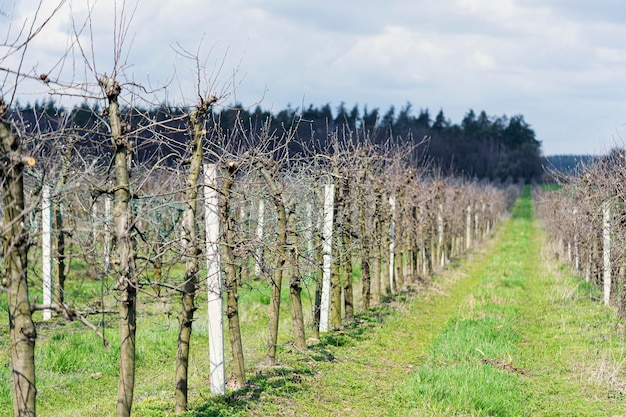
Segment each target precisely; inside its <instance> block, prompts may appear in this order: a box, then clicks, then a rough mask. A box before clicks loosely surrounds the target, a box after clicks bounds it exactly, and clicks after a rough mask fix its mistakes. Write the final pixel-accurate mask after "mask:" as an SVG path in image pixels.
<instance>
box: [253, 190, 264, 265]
mask: <svg viewBox="0 0 626 417" xmlns="http://www.w3.org/2000/svg"><path fill="white" fill-rule="evenodd" d="M264 227H265V202H264V201H263V199H262V198H260V199H259V207H258V208H257V217H256V237H257V240H258V242H259V247H258V248H257V250H256V257H255V259H254V275H256V276H257V277H258V276H261V272H262V264H263V244H261V242H263V228H264Z"/></svg>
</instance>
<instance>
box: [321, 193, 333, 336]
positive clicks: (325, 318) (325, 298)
mask: <svg viewBox="0 0 626 417" xmlns="http://www.w3.org/2000/svg"><path fill="white" fill-rule="evenodd" d="M334 206H335V185H334V184H326V185H325V186H324V223H323V225H322V236H323V238H324V242H323V244H322V250H323V251H324V263H323V273H322V299H321V303H320V332H327V331H328V329H329V319H330V273H331V266H332V248H333V244H332V243H333V216H334Z"/></svg>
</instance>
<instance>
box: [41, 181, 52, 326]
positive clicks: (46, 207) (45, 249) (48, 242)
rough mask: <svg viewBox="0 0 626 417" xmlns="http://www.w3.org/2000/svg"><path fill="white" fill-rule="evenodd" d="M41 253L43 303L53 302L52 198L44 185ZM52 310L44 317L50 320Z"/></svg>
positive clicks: (48, 310)
mask: <svg viewBox="0 0 626 417" xmlns="http://www.w3.org/2000/svg"><path fill="white" fill-rule="evenodd" d="M41 253H42V258H43V259H42V266H43V271H42V275H43V303H44V305H50V304H52V199H51V198H50V186H49V185H47V184H46V185H44V186H43V188H42V190H41ZM51 318H52V310H50V309H48V308H47V309H45V310H44V311H43V319H44V320H50V319H51Z"/></svg>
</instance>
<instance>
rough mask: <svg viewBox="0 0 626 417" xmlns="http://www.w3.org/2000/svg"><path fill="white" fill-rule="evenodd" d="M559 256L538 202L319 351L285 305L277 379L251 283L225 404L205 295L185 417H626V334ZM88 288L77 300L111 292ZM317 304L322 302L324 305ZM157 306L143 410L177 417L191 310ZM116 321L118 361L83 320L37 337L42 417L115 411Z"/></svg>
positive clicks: (144, 360)
mask: <svg viewBox="0 0 626 417" xmlns="http://www.w3.org/2000/svg"><path fill="white" fill-rule="evenodd" d="M546 253H552V251H550V250H548V249H547V248H546V243H545V238H544V236H543V234H542V230H541V228H540V225H539V224H538V223H537V222H536V220H534V218H533V212H532V204H531V201H530V198H529V194H528V193H527V194H526V195H525V197H524V198H523V199H522V200H520V201H519V202H518V203H517V205H516V206H515V208H514V211H513V215H512V217H511V219H509V220H506V221H505V222H503V224H501V225H500V226H499V227H498V231H497V234H496V238H495V239H494V240H492V241H491V242H489V243H488V245H487V246H486V248H484V249H483V250H481V251H478V252H476V253H474V254H473V255H472V256H470V258H468V259H466V260H463V261H460V262H459V261H458V260H457V261H456V262H457V264H456V265H455V266H454V267H453V268H452V269H451V270H450V271H447V272H445V273H442V274H439V275H437V276H435V277H434V278H433V279H432V281H428V282H421V283H419V284H416V285H414V286H412V287H411V288H409V289H408V290H407V291H406V292H404V293H401V294H399V295H397V296H395V297H393V298H391V299H390V301H389V303H388V304H384V305H380V306H376V307H375V308H373V309H372V310H370V311H368V312H359V313H358V314H357V317H356V319H355V320H354V321H353V322H352V323H349V324H347V325H346V326H345V328H343V329H342V330H340V331H334V332H329V333H326V334H324V335H323V336H322V338H321V340H320V341H319V343H315V342H311V343H310V345H309V349H307V350H306V351H299V350H298V349H296V348H295V347H294V346H293V344H292V343H291V340H292V338H291V325H290V320H291V319H290V317H289V312H288V308H289V305H288V298H287V295H286V293H285V298H284V299H283V302H284V304H283V305H284V307H285V309H284V311H283V314H282V315H281V321H282V322H281V327H280V328H281V334H280V335H279V344H280V346H279V349H278V359H279V366H277V367H275V368H267V367H265V366H264V365H263V356H264V351H265V341H266V334H267V308H268V307H267V300H268V294H269V289H268V288H267V286H266V285H264V284H263V283H262V282H260V281H251V282H250V283H249V285H245V286H244V287H243V288H241V292H240V302H241V305H242V328H243V341H244V349H245V352H244V353H245V358H246V368H247V374H248V379H249V381H248V382H249V384H248V386H247V387H246V388H245V389H242V390H239V391H235V392H229V393H228V395H226V396H223V397H214V396H211V395H210V392H209V387H208V383H207V379H208V365H207V360H206V354H207V353H206V352H207V349H208V340H207V329H206V323H205V321H204V320H202V317H204V314H206V309H205V306H204V304H205V303H204V301H205V300H204V299H202V298H201V299H200V300H199V303H198V304H199V306H200V307H201V308H200V310H199V311H198V317H199V318H200V319H199V320H198V321H197V322H196V323H195V325H194V332H193V336H192V350H191V352H192V357H191V362H190V363H191V367H190V372H191V375H190V378H191V380H190V387H191V392H190V399H191V407H192V409H191V410H190V411H189V412H188V413H186V414H185V417H209V416H270V415H298V416H349V415H359V416H398V415H400V416H403V415H405V416H618V415H625V414H626V408H625V405H624V404H625V403H626V397H625V392H626V374H625V364H626V350H625V347H624V346H625V344H624V335H623V328H622V327H621V326H622V325H621V324H620V323H619V322H618V320H617V319H616V315H615V312H614V311H613V310H612V309H610V308H606V307H604V306H602V305H600V304H598V303H597V302H596V301H595V300H597V296H598V294H597V291H598V289H597V288H596V287H595V286H593V285H589V284H585V283H584V282H581V280H580V278H577V277H573V276H571V275H570V274H569V273H568V271H567V270H565V269H564V268H563V267H561V266H560V265H558V264H554V263H553V262H552V261H551V260H550V259H547V258H546V257H545V256H546V255H545V254H546ZM77 282H79V285H82V287H81V288H79V289H78V290H77V291H78V292H80V291H84V290H88V291H91V292H93V291H97V290H98V288H97V287H93V288H92V287H90V284H89V282H83V283H82V284H81V283H80V282H82V281H77ZM358 292H359V291H358V288H355V294H358ZM303 296H304V297H305V302H306V303H310V293H309V292H307V291H303ZM142 299H143V300H144V303H143V304H142V305H141V306H140V309H139V310H140V312H141V317H140V321H139V322H140V325H139V327H138V336H137V343H138V376H137V381H138V383H137V387H136V391H135V394H136V395H135V405H134V408H133V410H134V414H135V415H138V416H148V417H152V416H154V417H157V416H158V417H161V416H167V415H171V414H172V413H173V411H174V410H173V405H174V401H173V373H174V369H173V368H174V363H173V362H174V355H175V351H176V334H177V320H176V312H177V308H178V303H176V302H174V303H173V304H163V303H161V302H160V301H150V300H149V299H147V298H146V297H145V296H144V297H143V298H142ZM307 305H308V304H307ZM306 308H307V311H308V310H309V309H308V307H306ZM2 320H3V321H2V322H0V326H2V323H5V322H6V320H4V319H2ZM91 320H93V321H94V322H96V321H97V320H99V318H96V317H92V318H91ZM307 321H308V322H309V323H310V314H309V315H308V316H307ZM105 325H106V335H107V338H109V339H110V341H111V343H112V345H113V346H112V348H110V349H106V348H104V347H103V346H102V342H101V341H100V340H99V339H98V338H97V337H96V336H95V335H93V334H92V333H90V332H88V331H86V330H85V329H84V328H83V327H82V326H81V324H80V323H65V322H63V321H53V322H50V323H46V324H41V323H40V324H39V325H38V326H39V329H38V330H39V335H40V338H39V340H38V344H37V350H36V352H37V372H38V374H37V375H38V386H39V388H40V395H39V397H38V400H39V404H38V407H39V408H38V414H39V415H40V416H55V417H68V416H87V417H90V416H101V415H110V414H111V411H112V410H113V409H114V406H115V398H116V390H117V371H116V368H117V365H118V363H117V362H118V353H117V346H119V341H118V340H117V328H116V321H115V320H114V317H108V318H105ZM0 332H1V333H2V336H3V338H2V341H1V342H0V343H2V344H3V349H2V350H0V363H3V364H4V365H5V366H4V367H2V368H0V415H9V414H10V410H11V403H10V391H9V388H8V387H9V383H8V382H9V381H8V377H9V368H8V356H7V354H6V352H7V350H8V349H7V346H6V344H5V343H6V340H7V338H6V337H5V336H6V332H7V329H6V326H5V327H0ZM227 345H228V343H227ZM227 367H228V364H227Z"/></svg>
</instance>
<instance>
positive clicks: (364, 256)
mask: <svg viewBox="0 0 626 417" xmlns="http://www.w3.org/2000/svg"><path fill="white" fill-rule="evenodd" d="M361 178H362V184H365V180H366V175H364V174H363V175H361ZM358 203H359V232H360V235H361V282H362V287H361V295H362V297H363V310H366V311H367V310H369V308H370V301H371V295H372V292H371V277H370V256H371V254H370V251H371V249H372V248H371V247H370V243H369V242H370V240H369V235H368V233H369V231H368V230H367V220H366V211H367V199H366V197H365V194H364V193H363V194H362V195H360V197H359V201H358Z"/></svg>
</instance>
